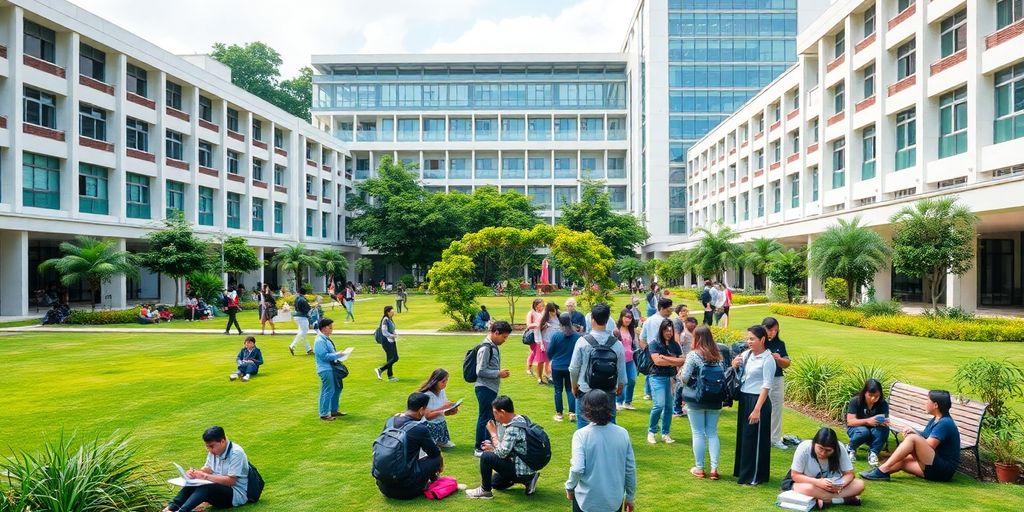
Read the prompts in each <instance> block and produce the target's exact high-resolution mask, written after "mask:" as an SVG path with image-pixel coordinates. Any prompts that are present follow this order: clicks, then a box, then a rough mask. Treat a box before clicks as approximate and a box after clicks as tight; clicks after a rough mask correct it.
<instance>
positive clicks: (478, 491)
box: [466, 487, 494, 500]
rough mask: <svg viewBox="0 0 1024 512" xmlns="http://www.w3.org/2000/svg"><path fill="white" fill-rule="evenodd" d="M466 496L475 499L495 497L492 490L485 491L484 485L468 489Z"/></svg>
mask: <svg viewBox="0 0 1024 512" xmlns="http://www.w3.org/2000/svg"><path fill="white" fill-rule="evenodd" d="M466 496H469V497H470V498H472V499H474V500H490V499H494V494H493V493H492V492H491V491H485V490H484V488H483V487H477V488H475V489H470V490H468V491H466Z"/></svg>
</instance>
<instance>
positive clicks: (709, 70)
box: [668, 64, 789, 90]
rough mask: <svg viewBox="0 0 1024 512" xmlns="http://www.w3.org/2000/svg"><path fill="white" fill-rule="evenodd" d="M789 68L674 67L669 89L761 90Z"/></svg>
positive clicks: (735, 66)
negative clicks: (740, 88)
mask: <svg viewBox="0 0 1024 512" xmlns="http://www.w3.org/2000/svg"><path fill="white" fill-rule="evenodd" d="M788 68H789V66H771V65H753V64H751V65H744V64H720V65H703V64H702V65H679V66H677V65H672V66H669V67H668V85H669V87H750V88H754V89H756V90H760V89H761V87H764V86H765V85H767V84H769V83H771V81H772V80H775V77H777V76H779V75H781V74H782V73H783V72H784V71H786V69H788Z"/></svg>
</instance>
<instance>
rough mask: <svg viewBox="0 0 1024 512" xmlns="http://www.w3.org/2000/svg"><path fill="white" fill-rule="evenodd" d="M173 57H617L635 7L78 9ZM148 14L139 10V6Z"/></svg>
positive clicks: (438, 0) (383, 2)
mask: <svg viewBox="0 0 1024 512" xmlns="http://www.w3.org/2000/svg"><path fill="white" fill-rule="evenodd" d="M71 1H72V2H73V3H75V4H77V5H79V6H81V7H83V8H85V9H86V10H88V11H90V12H92V13H94V14H96V15H98V16H100V17H102V18H105V19H107V20H108V21H111V22H113V23H115V24H117V25H119V26H121V27H123V28H125V29H127V30H129V31H131V32H133V33H135V34H138V35H140V36H142V37H144V38H146V39H147V40H149V41H150V42H152V43H154V44H157V45H159V46H161V47H162V48H164V49H166V50H168V51H170V52H172V53H175V54H193V53H209V51H210V48H211V47H212V45H213V43H216V42H222V43H228V44H231V43H239V44H241V43H246V42H250V41H262V42H264V43H267V44H269V45H270V46H271V47H272V48H274V49H275V50H277V51H278V52H279V53H280V54H281V56H282V59H283V60H284V64H283V66H282V69H281V72H282V73H281V74H282V76H283V77H290V76H292V75H294V74H296V72H297V71H298V69H299V68H301V67H302V66H306V65H309V61H310V55H313V54H335V53H339V54H340V53H363V54H366V53H505V52H531V53H533V52H540V53H555V52H617V51H619V49H620V46H621V45H622V42H623V40H624V38H625V35H626V30H627V29H628V25H629V21H630V17H631V15H632V13H633V10H634V8H635V6H636V0H292V1H291V2H281V1H280V0H275V1H269V0H178V1H176V2H171V3H165V2H139V1H138V0H71ZM143 5H144V6H146V7H145V8H140V6H143Z"/></svg>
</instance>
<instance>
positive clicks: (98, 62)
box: [78, 43, 107, 82]
mask: <svg viewBox="0 0 1024 512" xmlns="http://www.w3.org/2000/svg"><path fill="white" fill-rule="evenodd" d="M78 68H79V69H78V72H79V73H80V74H81V75H82V76H87V77H89V78H92V79H93V80H98V81H100V82H106V80H107V54H105V53H103V52H101V51H100V50H97V49H96V48H93V47H92V46H89V45H87V44H85V43H79V44H78Z"/></svg>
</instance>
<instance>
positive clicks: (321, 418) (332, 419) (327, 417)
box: [320, 416, 334, 421]
mask: <svg viewBox="0 0 1024 512" xmlns="http://www.w3.org/2000/svg"><path fill="white" fill-rule="evenodd" d="M320 421H334V416H320Z"/></svg>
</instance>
